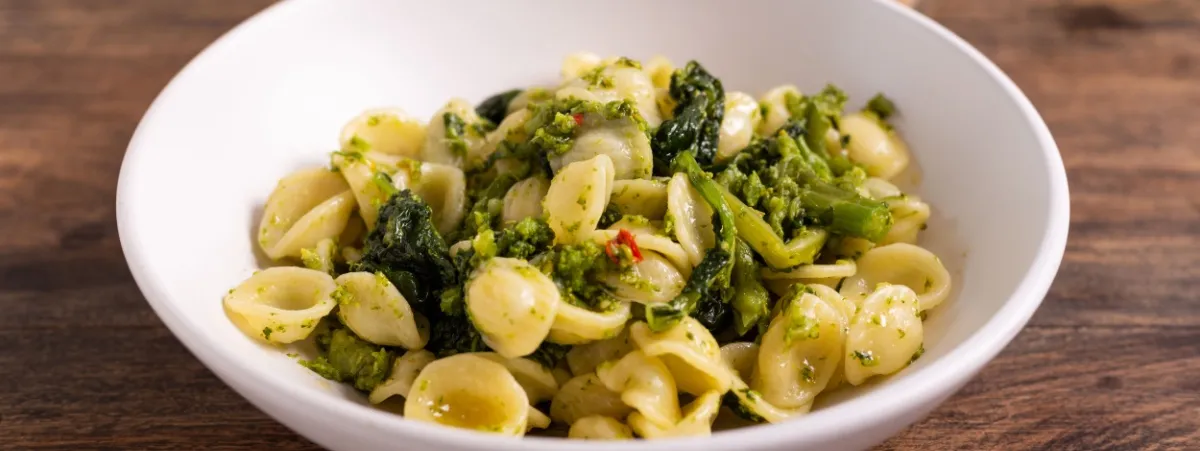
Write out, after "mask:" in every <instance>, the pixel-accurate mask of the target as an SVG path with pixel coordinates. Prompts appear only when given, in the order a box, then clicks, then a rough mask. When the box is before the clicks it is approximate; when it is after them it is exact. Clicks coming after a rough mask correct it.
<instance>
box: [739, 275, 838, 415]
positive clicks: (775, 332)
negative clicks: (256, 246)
mask: <svg viewBox="0 0 1200 451" xmlns="http://www.w3.org/2000/svg"><path fill="white" fill-rule="evenodd" d="M781 302H782V301H781ZM845 325H846V318H845V316H844V312H843V311H842V310H841V309H840V308H839V307H837V306H834V305H830V304H829V303H827V302H825V301H824V300H822V299H821V298H819V297H817V296H816V295H815V294H811V293H807V292H801V293H800V295H799V297H794V298H793V299H792V300H791V302H789V303H788V305H787V307H785V308H784V310H783V312H781V314H779V315H778V316H776V317H775V319H773V320H772V321H771V325H770V327H768V328H767V333H766V334H765V335H763V337H762V345H761V351H760V352H759V353H758V366H757V367H755V372H754V377H753V385H754V388H755V389H756V390H758V392H759V393H762V396H763V398H765V399H766V400H767V402H769V403H771V404H772V405H775V406H777V407H783V408H797V407H801V406H804V405H809V404H812V402H813V399H815V398H816V396H817V394H818V393H820V392H821V390H824V389H825V386H826V384H828V383H829V378H830V377H831V376H832V375H833V374H834V373H835V372H836V371H837V370H838V366H839V364H841V363H842V362H841V356H842V349H843V345H844V344H845V341H846V335H845V329H844V327H845Z"/></svg>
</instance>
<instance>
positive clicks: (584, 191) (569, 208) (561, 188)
mask: <svg viewBox="0 0 1200 451" xmlns="http://www.w3.org/2000/svg"><path fill="white" fill-rule="evenodd" d="M612 184H613V164H612V159H610V158H609V157H608V156H607V155H597V156H595V157H594V158H592V159H590V160H584V161H577V162H575V163H571V164H569V165H567V166H566V167H565V168H563V170H561V171H559V172H558V174H556V175H555V176H554V179H553V180H551V181H550V188H549V189H548V190H547V191H546V197H545V199H544V200H542V210H543V211H544V212H546V214H548V215H550V221H549V222H550V228H552V229H554V235H555V237H556V239H557V241H558V242H559V243H563V244H570V243H576V242H579V241H582V240H583V239H585V238H587V237H588V236H589V235H591V233H592V232H593V231H595V230H596V225H597V224H598V223H599V222H600V216H601V215H603V214H604V208H605V207H607V206H608V198H609V195H610V194H611V193H612Z"/></svg>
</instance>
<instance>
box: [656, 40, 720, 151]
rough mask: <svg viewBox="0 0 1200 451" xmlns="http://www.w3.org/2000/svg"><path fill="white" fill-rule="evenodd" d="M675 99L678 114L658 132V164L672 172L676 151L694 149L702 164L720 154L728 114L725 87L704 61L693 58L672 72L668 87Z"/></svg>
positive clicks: (661, 126)
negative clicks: (718, 143) (723, 123)
mask: <svg viewBox="0 0 1200 451" xmlns="http://www.w3.org/2000/svg"><path fill="white" fill-rule="evenodd" d="M668 93H669V94H670V96H671V99H672V100H674V101H675V105H676V106H675V115H674V118H672V119H670V120H667V121H663V123H662V125H660V126H659V127H658V131H657V132H656V133H655V135H654V139H653V141H652V143H651V147H652V148H653V149H654V168H655V172H657V173H659V174H668V173H670V172H671V169H672V162H673V161H674V159H675V156H676V155H679V154H680V153H682V152H684V151H689V150H690V151H691V152H692V153H693V154H694V158H695V159H696V161H698V162H699V163H700V164H702V165H708V164H711V163H712V161H713V158H714V157H716V155H717V139H718V138H719V136H720V131H721V120H722V119H723V118H724V116H725V89H724V88H722V87H721V80H718V79H717V78H716V77H713V76H712V75H711V74H709V73H708V72H707V71H705V70H704V67H702V66H700V63H697V62H695V61H689V62H688V63H687V65H686V66H684V68H683V69H679V70H676V71H675V73H674V74H672V75H671V87H670V89H669V91H668Z"/></svg>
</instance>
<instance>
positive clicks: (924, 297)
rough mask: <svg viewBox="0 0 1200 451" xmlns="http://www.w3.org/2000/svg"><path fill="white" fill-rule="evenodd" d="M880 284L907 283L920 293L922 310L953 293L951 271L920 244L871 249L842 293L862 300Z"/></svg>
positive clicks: (849, 278)
mask: <svg viewBox="0 0 1200 451" xmlns="http://www.w3.org/2000/svg"><path fill="white" fill-rule="evenodd" d="M880 283H890V284H895V285H904V286H907V287H908V288H911V289H912V290H913V291H915V292H916V293H917V299H918V300H919V301H920V310H921V311H924V310H929V309H931V308H934V307H937V306H938V305H939V304H941V303H942V301H945V300H946V298H947V297H948V296H950V272H949V271H947V270H946V267H945V266H944V265H942V261H941V259H939V258H938V257H937V256H936V255H933V253H932V252H929V251H928V250H925V248H922V247H920V246H915V245H912V244H907V243H894V244H889V245H887V246H880V247H877V248H874V249H871V250H869V251H867V253H865V254H863V256H862V258H859V259H858V272H857V273H855V274H854V276H851V277H848V278H846V280H845V281H844V282H842V289H841V293H842V296H845V297H846V298H847V299H850V300H853V301H855V302H856V303H861V302H862V300H863V299H864V298H866V297H867V294H868V293H871V292H872V291H873V290H874V289H875V286H876V285H878V284H880Z"/></svg>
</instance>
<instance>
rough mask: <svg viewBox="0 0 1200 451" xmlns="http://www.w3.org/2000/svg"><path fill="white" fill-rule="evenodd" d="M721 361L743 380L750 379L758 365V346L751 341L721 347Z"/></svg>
mask: <svg viewBox="0 0 1200 451" xmlns="http://www.w3.org/2000/svg"><path fill="white" fill-rule="evenodd" d="M721 360H722V361H724V362H725V366H728V367H729V368H730V369H732V370H733V371H734V372H735V373H736V376H737V377H739V378H741V379H743V380H745V379H750V376H751V375H753V374H754V367H755V365H757V363H758V345H757V344H754V343H753V342H749V341H737V342H733V343H730V344H727V345H725V346H721Z"/></svg>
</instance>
